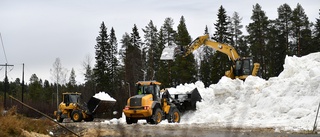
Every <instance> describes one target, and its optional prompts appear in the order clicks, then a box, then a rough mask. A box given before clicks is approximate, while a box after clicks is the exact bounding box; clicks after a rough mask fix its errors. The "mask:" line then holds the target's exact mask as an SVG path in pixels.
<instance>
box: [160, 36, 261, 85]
mask: <svg viewBox="0 0 320 137" xmlns="http://www.w3.org/2000/svg"><path fill="white" fill-rule="evenodd" d="M202 45H204V46H208V47H211V48H213V49H215V50H217V51H219V52H222V53H224V54H226V55H227V56H228V57H229V59H230V60H231V61H232V62H233V65H232V66H231V68H230V70H228V71H226V72H225V76H227V77H229V78H231V79H236V78H238V79H241V80H245V79H246V78H247V77H248V76H249V75H252V76H257V75H258V71H259V67H260V64H259V63H254V62H253V58H252V57H240V56H239V54H238V53H237V51H236V50H235V49H234V47H232V46H230V45H228V44H223V43H219V42H216V41H213V40H211V39H210V38H209V34H206V35H203V36H200V37H198V38H196V39H195V40H194V41H192V42H191V43H190V44H189V45H188V46H187V47H186V49H184V48H183V46H181V47H180V48H177V47H172V46H171V47H166V48H165V49H164V50H163V52H162V55H161V58H160V59H161V60H173V59H174V56H175V55H177V54H182V55H183V56H184V57H186V56H188V55H189V54H190V53H192V52H193V51H195V50H197V49H198V48H199V47H201V46H202Z"/></svg>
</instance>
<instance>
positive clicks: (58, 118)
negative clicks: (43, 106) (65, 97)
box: [56, 113, 63, 123]
mask: <svg viewBox="0 0 320 137" xmlns="http://www.w3.org/2000/svg"><path fill="white" fill-rule="evenodd" d="M56 119H57V121H58V122H59V123H61V122H63V118H62V117H61V113H58V114H57V118H56Z"/></svg>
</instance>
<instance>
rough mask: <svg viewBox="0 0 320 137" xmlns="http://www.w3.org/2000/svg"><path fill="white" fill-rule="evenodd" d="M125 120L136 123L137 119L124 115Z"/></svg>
mask: <svg viewBox="0 0 320 137" xmlns="http://www.w3.org/2000/svg"><path fill="white" fill-rule="evenodd" d="M126 122H127V124H132V123H137V122H138V119H136V118H128V117H126Z"/></svg>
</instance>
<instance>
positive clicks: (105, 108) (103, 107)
mask: <svg viewBox="0 0 320 137" xmlns="http://www.w3.org/2000/svg"><path fill="white" fill-rule="evenodd" d="M114 104H115V101H105V100H100V99H98V98H95V97H91V98H90V100H89V101H88V103H87V107H88V109H89V112H90V113H92V114H103V113H108V112H110V113H111V112H112V109H113V106H114Z"/></svg>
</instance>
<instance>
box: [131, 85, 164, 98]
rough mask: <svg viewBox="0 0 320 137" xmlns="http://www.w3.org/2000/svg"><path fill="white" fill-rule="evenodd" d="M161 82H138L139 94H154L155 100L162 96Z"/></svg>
mask: <svg viewBox="0 0 320 137" xmlns="http://www.w3.org/2000/svg"><path fill="white" fill-rule="evenodd" d="M160 84H161V83H159V82H156V81H139V82H137V95H147V94H152V96H153V100H158V99H159V98H160Z"/></svg>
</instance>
